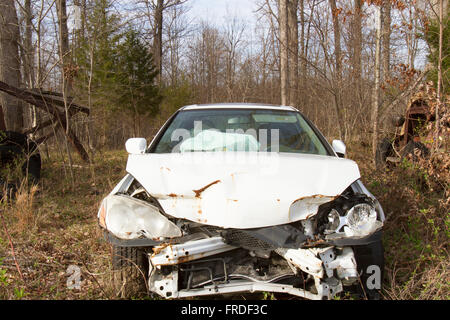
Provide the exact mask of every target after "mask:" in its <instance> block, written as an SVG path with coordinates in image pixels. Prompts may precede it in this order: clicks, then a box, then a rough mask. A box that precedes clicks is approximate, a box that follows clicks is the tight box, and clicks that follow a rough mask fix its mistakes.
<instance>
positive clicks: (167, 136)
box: [153, 109, 328, 155]
mask: <svg viewBox="0 0 450 320" xmlns="http://www.w3.org/2000/svg"><path fill="white" fill-rule="evenodd" d="M153 150H154V151H153V152H155V153H173V152H214V151H249V152H287V153H307V154H318V155H328V152H327V149H326V148H325V146H324V145H323V143H322V142H321V140H320V139H319V137H318V136H317V134H316V133H315V132H314V130H313V129H312V128H311V126H309V124H308V123H307V122H306V121H305V119H304V118H303V117H302V116H301V114H300V113H298V112H294V111H283V110H280V111H278V110H264V109H261V110H259V109H206V110H184V111H180V112H179V113H178V114H177V115H176V116H175V118H174V119H173V120H172V122H171V123H170V124H169V126H168V127H167V128H166V129H165V131H164V132H163V133H162V136H161V138H160V139H159V141H157V142H156V146H155V147H154V148H153Z"/></svg>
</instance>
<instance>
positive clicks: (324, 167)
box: [127, 152, 360, 229]
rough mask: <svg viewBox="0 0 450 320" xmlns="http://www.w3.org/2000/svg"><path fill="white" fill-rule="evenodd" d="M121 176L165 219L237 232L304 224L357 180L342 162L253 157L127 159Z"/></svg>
mask: <svg viewBox="0 0 450 320" xmlns="http://www.w3.org/2000/svg"><path fill="white" fill-rule="evenodd" d="M127 171H128V172H129V173H130V174H131V175H132V176H134V177H135V178H136V179H137V180H138V181H139V182H140V183H141V184H142V186H143V187H144V188H145V189H146V190H147V192H148V193H150V194H151V195H152V196H153V197H155V198H156V199H158V201H159V202H160V204H161V206H162V207H163V209H164V211H165V212H166V213H167V214H169V215H171V216H173V217H176V218H184V219H188V220H191V221H195V222H199V223H204V224H208V225H214V226H218V227H222V228H241V229H246V228H260V227H267V226H273V225H280V224H286V223H291V222H295V221H298V220H303V219H306V218H308V217H310V216H312V215H314V214H316V213H317V208H318V206H319V205H320V204H323V203H325V202H329V201H331V200H332V199H334V198H335V197H336V196H338V195H340V194H341V193H342V192H343V191H344V190H345V189H346V188H347V187H348V186H349V185H350V184H351V183H353V182H354V181H356V180H357V179H359V178H360V173H359V169H358V166H357V164H356V163H355V162H354V161H351V160H348V159H342V158H337V157H331V156H318V155H305V154H289V153H258V152H191V153H174V154H154V153H152V154H142V155H136V154H131V155H130V156H129V158H128V163H127Z"/></svg>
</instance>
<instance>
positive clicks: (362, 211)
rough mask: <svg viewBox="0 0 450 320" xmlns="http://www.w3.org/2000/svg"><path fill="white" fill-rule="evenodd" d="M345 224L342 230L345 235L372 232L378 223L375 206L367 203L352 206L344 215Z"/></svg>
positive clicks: (359, 234) (361, 234)
mask: <svg viewBox="0 0 450 320" xmlns="http://www.w3.org/2000/svg"><path fill="white" fill-rule="evenodd" d="M346 218H347V219H346V220H347V226H345V227H344V232H345V234H346V235H347V236H350V237H352V236H367V235H369V234H371V233H373V232H374V231H375V230H376V229H377V228H378V227H379V226H380V225H381V222H380V223H377V222H379V221H377V212H376V211H375V208H374V207H373V206H371V205H369V204H367V203H360V204H357V205H355V206H354V207H352V208H351V209H350V210H349V211H348V212H347V216H346Z"/></svg>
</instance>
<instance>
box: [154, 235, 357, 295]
mask: <svg viewBox="0 0 450 320" xmlns="http://www.w3.org/2000/svg"><path fill="white" fill-rule="evenodd" d="M236 250H240V249H239V248H237V247H234V246H231V245H229V244H227V243H225V242H223V240H222V238H220V237H212V238H208V239H201V240H194V241H189V242H186V243H183V244H176V245H170V244H164V245H160V246H156V247H154V248H153V252H152V253H148V260H149V266H150V268H149V281H148V283H149V291H151V292H154V293H156V294H158V295H160V296H161V297H164V298H187V297H196V296H205V295H217V294H230V293H238V292H257V291H265V292H274V293H287V294H291V295H294V296H298V297H302V298H306V299H312V300H322V299H332V298H333V297H334V296H335V295H336V294H337V293H339V292H342V291H343V286H344V285H351V284H354V283H356V282H357V281H358V270H357V265H356V259H355V256H354V252H353V249H352V248H351V247H341V248H340V247H333V246H328V247H323V248H309V249H277V250H276V251H275V252H276V254H275V253H273V255H275V256H276V257H275V259H274V260H271V261H272V262H273V263H274V264H280V263H283V262H280V261H284V264H285V265H286V268H284V269H283V270H282V271H280V272H279V273H278V274H276V273H275V274H274V273H273V274H270V272H269V275H268V276H266V277H265V276H262V277H259V276H256V275H255V273H254V272H253V273H252V272H249V273H246V274H243V273H242V270H243V269H245V268H236V266H235V265H233V262H232V259H230V257H232V256H233V255H235V254H236ZM227 258H228V259H227ZM207 266H209V267H207ZM216 266H220V272H217V269H216ZM280 270H281V269H280ZM201 273H203V275H204V279H203V282H200V283H196V284H194V283H193V282H194V280H193V279H194V278H195V277H196V276H197V275H200V274H201ZM181 277H183V278H185V279H187V281H184V282H183V281H181ZM288 278H290V279H295V278H298V279H303V283H302V284H299V283H289V282H283V281H282V280H283V279H288ZM183 283H184V284H183Z"/></svg>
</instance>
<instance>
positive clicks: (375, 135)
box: [372, 6, 383, 161]
mask: <svg viewBox="0 0 450 320" xmlns="http://www.w3.org/2000/svg"><path fill="white" fill-rule="evenodd" d="M376 9H377V10H376V33H377V34H376V49H375V83H374V87H373V96H372V124H373V133H372V155H373V159H374V161H375V157H376V152H377V146H378V108H379V100H380V68H381V65H380V63H381V61H380V60H381V26H382V24H383V22H382V19H383V15H382V14H381V8H380V7H378V6H377V7H376Z"/></svg>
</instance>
